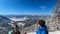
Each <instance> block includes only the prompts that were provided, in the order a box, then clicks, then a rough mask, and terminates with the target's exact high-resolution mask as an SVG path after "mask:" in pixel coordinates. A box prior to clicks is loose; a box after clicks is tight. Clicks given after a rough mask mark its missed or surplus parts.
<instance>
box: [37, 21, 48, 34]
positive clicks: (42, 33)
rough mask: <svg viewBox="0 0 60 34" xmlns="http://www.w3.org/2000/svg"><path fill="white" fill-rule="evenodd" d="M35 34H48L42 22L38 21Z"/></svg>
mask: <svg viewBox="0 0 60 34" xmlns="http://www.w3.org/2000/svg"><path fill="white" fill-rule="evenodd" d="M37 27H38V28H37V31H36V34H48V30H47V27H46V25H45V21H44V20H38V23H37Z"/></svg>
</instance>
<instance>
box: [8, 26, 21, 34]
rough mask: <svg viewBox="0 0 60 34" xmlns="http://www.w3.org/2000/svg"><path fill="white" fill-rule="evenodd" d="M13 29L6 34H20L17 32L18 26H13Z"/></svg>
mask: <svg viewBox="0 0 60 34" xmlns="http://www.w3.org/2000/svg"><path fill="white" fill-rule="evenodd" d="M13 28H14V29H13V30H10V31H9V32H8V34H21V33H20V31H19V26H18V25H14V26H13Z"/></svg>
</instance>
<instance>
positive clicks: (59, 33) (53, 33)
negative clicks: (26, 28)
mask: <svg viewBox="0 0 60 34" xmlns="http://www.w3.org/2000/svg"><path fill="white" fill-rule="evenodd" d="M28 34H36V32H30V33H28ZM49 34H60V31H55V32H49Z"/></svg>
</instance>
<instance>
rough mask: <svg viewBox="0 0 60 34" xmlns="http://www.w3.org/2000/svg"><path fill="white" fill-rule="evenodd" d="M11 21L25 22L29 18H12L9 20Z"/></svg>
mask: <svg viewBox="0 0 60 34" xmlns="http://www.w3.org/2000/svg"><path fill="white" fill-rule="evenodd" d="M10 19H11V20H12V21H24V20H26V19H29V18H26V17H24V18H15V17H12V18H10Z"/></svg>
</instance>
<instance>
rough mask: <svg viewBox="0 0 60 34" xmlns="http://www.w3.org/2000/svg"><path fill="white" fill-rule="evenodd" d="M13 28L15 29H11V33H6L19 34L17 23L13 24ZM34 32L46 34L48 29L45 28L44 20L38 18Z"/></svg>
mask: <svg viewBox="0 0 60 34" xmlns="http://www.w3.org/2000/svg"><path fill="white" fill-rule="evenodd" d="M14 29H15V31H12V33H11V32H9V33H8V34H21V33H20V32H19V27H18V25H15V27H14ZM25 34H27V33H25ZM32 34H33V33H32ZM36 34H48V30H47V27H46V25H45V21H44V20H38V23H37V30H36Z"/></svg>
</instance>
